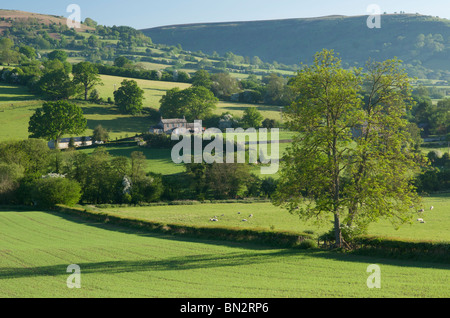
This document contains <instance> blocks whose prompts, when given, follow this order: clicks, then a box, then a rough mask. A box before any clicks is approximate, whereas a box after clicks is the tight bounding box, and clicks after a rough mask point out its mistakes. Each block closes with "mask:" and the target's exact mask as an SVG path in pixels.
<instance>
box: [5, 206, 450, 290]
mask: <svg viewBox="0 0 450 318" xmlns="http://www.w3.org/2000/svg"><path fill="white" fill-rule="evenodd" d="M71 264H76V265H79V266H80V272H81V288H73V289H70V288H68V287H67V280H68V278H69V275H71V274H72V273H71V272H69V273H68V272H67V267H68V266H69V265H71ZM370 264H377V265H379V266H380V269H381V288H380V289H369V288H368V287H367V283H366V282H367V279H368V277H369V275H370V273H367V267H368V266H369V265H370ZM449 269H450V267H449V265H448V264H440V263H427V262H419V261H408V260H389V259H383V258H374V257H364V256H356V255H347V254H339V253H333V252H325V251H305V250H295V249H276V248H268V247H264V246H259V245H251V244H245V243H232V242H221V241H213V240H196V239H186V238H180V237H172V236H167V235H160V234H155V233H148V232H140V231H135V230H131V229H127V228H123V227H118V226H113V225H110V224H105V223H98V222H92V221H87V220H83V219H79V218H75V217H71V216H66V215H63V214H55V213H46V212H37V211H36V212H33V211H31V212H20V211H15V210H8V211H0V286H1V288H0V297H2V298H34V297H39V298H75V297H76V298H96V297H102V298H109V297H119V298H122V297H123V298H125V297H136V298H140V297H151V298H158V297H162V298H209V297H213V298H247V297H249V298H310V297H314V298H321V297H327V298H328V297H330V298H334V297H338V298H342V297H361V298H375V297H398V298H400V297H411V298H431V297H441V298H446V297H448V296H449V294H450V287H449V285H448V281H449V280H450V271H449Z"/></svg>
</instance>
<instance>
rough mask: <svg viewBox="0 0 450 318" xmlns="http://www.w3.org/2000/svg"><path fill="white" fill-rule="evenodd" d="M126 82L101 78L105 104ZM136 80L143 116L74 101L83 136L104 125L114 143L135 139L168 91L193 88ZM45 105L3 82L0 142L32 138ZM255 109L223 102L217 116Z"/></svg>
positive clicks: (274, 112)
mask: <svg viewBox="0 0 450 318" xmlns="http://www.w3.org/2000/svg"><path fill="white" fill-rule="evenodd" d="M124 79H127V78H124V77H118V76H109V75H101V80H102V83H103V85H98V86H97V87H96V89H97V90H98V92H99V96H100V97H102V98H103V99H104V100H105V101H106V100H107V99H108V97H109V98H111V99H112V100H114V90H115V89H118V88H119V87H120V83H121V82H122V81H123V80H124ZM128 79H129V78H128ZM134 80H136V81H137V82H138V85H139V87H141V88H142V89H143V90H144V98H145V99H144V112H143V114H142V115H137V116H131V115H123V114H120V112H119V111H118V109H117V107H115V106H114V105H110V104H105V105H101V104H94V103H91V102H85V101H80V100H73V102H75V103H77V104H78V105H79V106H80V107H82V108H83V112H84V115H85V117H86V119H87V129H86V131H85V132H84V133H83V134H82V135H83V136H90V135H92V132H93V130H94V129H95V127H97V126H98V125H102V126H103V127H104V128H106V129H108V130H109V131H110V139H111V140H115V139H122V138H126V137H132V136H134V135H136V134H141V133H143V132H147V131H148V130H149V129H150V127H151V126H152V125H154V124H156V122H154V121H151V120H150V118H149V116H148V115H147V112H146V110H149V109H156V110H157V109H159V106H160V104H159V101H160V99H161V97H162V96H164V95H165V93H166V91H167V90H169V89H172V88H175V87H179V88H180V89H185V88H188V87H189V86H190V84H186V83H178V82H164V81H151V80H140V79H134ZM42 103H43V101H41V100H40V99H39V96H36V95H33V94H31V93H30V92H29V91H28V89H27V88H25V87H22V86H17V85H9V84H5V83H0V141H2V140H8V139H16V140H19V139H26V138H28V135H29V134H28V121H29V119H30V117H31V116H32V115H33V114H34V112H35V110H36V109H37V108H39V107H41V106H42ZM252 106H255V105H251V104H241V103H227V102H222V101H221V102H219V103H218V105H217V108H216V110H215V111H214V113H215V114H218V115H220V114H222V113H224V112H230V113H231V114H233V116H235V117H240V116H242V114H243V111H244V110H245V108H247V107H252ZM257 107H258V109H259V110H260V111H261V113H262V114H263V115H264V117H265V118H271V119H277V120H279V119H280V111H279V108H278V107H274V106H265V105H258V106H257ZM64 137H71V136H64ZM74 137H76V136H74Z"/></svg>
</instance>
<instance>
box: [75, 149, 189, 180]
mask: <svg viewBox="0 0 450 318" xmlns="http://www.w3.org/2000/svg"><path fill="white" fill-rule="evenodd" d="M106 150H107V151H108V152H109V153H110V154H111V155H113V156H125V157H128V158H130V157H131V153H132V152H133V151H140V152H143V153H144V155H145V157H146V158H147V172H153V173H160V174H163V175H169V174H175V173H179V172H184V171H185V170H186V169H185V168H184V165H183V164H175V163H174V162H173V161H172V159H171V156H170V153H171V149H150V148H144V147H138V146H125V147H122V146H120V147H119V146H114V145H113V144H107V145H106ZM80 151H83V152H86V153H92V152H93V151H94V148H90V149H83V150H80Z"/></svg>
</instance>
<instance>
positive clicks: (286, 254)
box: [0, 212, 450, 280]
mask: <svg viewBox="0 0 450 318" xmlns="http://www.w3.org/2000/svg"><path fill="white" fill-rule="evenodd" d="M44 213H51V214H52V215H55V216H57V217H60V218H62V219H64V220H66V221H68V222H75V223H78V224H81V225H85V226H91V227H95V228H98V229H102V230H105V231H115V232H120V233H123V234H127V235H138V236H142V237H147V238H155V239H161V240H171V241H177V242H180V243H199V244H209V245H216V246H226V247H228V248H236V249H238V251H235V252H230V253H215V254H199V255H189V256H179V257H170V258H165V259H153V258H151V250H149V257H148V259H144V260H117V261H106V262H85V263H77V265H79V266H80V267H81V270H82V272H83V273H84V274H89V273H91V274H94V273H102V274H115V273H130V272H144V271H173V270H190V269H206V268H208V269H210V268H219V267H232V266H241V265H254V264H264V263H273V262H276V261H277V258H280V259H283V262H286V261H288V262H289V261H292V262H298V263H299V266H301V260H302V258H304V259H306V258H317V259H319V258H321V259H328V260H334V261H338V262H356V263H362V264H367V265H370V264H379V265H383V264H384V265H390V266H397V267H417V268H432V269H440V270H442V269H443V270H449V269H450V265H449V264H442V263H433V262H425V261H413V260H401V259H389V258H382V257H376V256H361V255H354V254H348V253H340V252H335V251H324V250H317V249H311V250H302V249H295V248H276V247H274V246H265V245H262V244H256V243H247V242H232V241H220V240H213V239H199V238H193V237H186V236H174V235H167V234H161V233H156V232H150V231H143V230H136V229H133V228H129V227H125V226H120V225H114V224H109V223H103V222H96V221H91V220H87V219H84V218H82V217H79V216H74V215H67V214H64V213H60V212H44ZM113 244H114V242H111V246H113ZM242 250H244V251H242ZM68 265H69V264H59V265H51V266H36V267H30V268H23V267H3V268H0V280H1V279H11V278H21V277H35V276H58V275H64V276H66V275H68V274H67V272H66V269H67V266H68ZM330 266H331V265H330Z"/></svg>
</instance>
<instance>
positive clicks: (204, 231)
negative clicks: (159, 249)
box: [55, 205, 315, 249]
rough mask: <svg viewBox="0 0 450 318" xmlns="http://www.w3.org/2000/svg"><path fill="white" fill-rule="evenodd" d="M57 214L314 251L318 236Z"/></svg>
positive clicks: (72, 210) (74, 211)
mask: <svg viewBox="0 0 450 318" xmlns="http://www.w3.org/2000/svg"><path fill="white" fill-rule="evenodd" d="M55 211H57V212H61V213H67V214H70V215H75V216H79V217H82V218H86V219H90V220H93V221H98V222H102V223H109V224H114V225H119V226H125V227H131V228H135V229H139V230H144V231H152V232H157V233H162V234H168V235H175V236H186V237H191V238H200V239H208V240H217V241H232V242H240V243H256V244H264V245H269V246H276V247H284V248H304V249H306V248H311V247H314V245H312V244H311V243H312V242H315V241H314V237H313V235H311V234H307V233H300V234H299V233H291V232H271V231H267V230H257V229H235V228H224V227H197V226H188V225H181V224H165V223H160V222H153V221H147V220H140V219H133V218H123V217H119V216H114V215H110V214H108V213H104V212H96V211H90V210H87V209H83V208H76V207H68V206H64V205H58V206H56V207H55Z"/></svg>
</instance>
